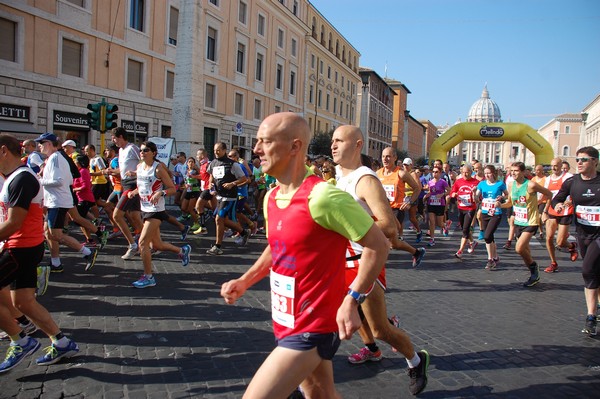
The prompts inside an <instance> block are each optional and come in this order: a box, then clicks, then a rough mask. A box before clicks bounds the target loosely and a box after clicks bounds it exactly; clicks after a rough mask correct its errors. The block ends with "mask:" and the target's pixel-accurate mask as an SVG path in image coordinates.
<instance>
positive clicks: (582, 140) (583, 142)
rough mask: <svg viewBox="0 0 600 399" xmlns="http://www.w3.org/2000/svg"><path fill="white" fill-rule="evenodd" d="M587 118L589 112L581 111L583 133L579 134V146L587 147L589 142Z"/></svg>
mask: <svg viewBox="0 0 600 399" xmlns="http://www.w3.org/2000/svg"><path fill="white" fill-rule="evenodd" d="M587 118H588V113H587V112H582V113H581V121H582V122H583V123H582V129H581V133H580V135H579V147H585V146H586V145H588V144H587V137H586V133H587V132H586V122H587Z"/></svg>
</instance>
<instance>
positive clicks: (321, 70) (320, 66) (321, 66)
mask: <svg viewBox="0 0 600 399" xmlns="http://www.w3.org/2000/svg"><path fill="white" fill-rule="evenodd" d="M319 64H320V65H319V69H320V71H319V72H321V75H323V60H321V61H320V62H319Z"/></svg>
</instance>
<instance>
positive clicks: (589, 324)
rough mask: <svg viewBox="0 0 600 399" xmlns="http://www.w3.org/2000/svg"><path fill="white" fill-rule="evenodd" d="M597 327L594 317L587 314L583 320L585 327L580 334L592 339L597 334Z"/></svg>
mask: <svg viewBox="0 0 600 399" xmlns="http://www.w3.org/2000/svg"><path fill="white" fill-rule="evenodd" d="M597 325H598V321H597V320H596V316H594V315H593V314H589V315H587V317H586V319H585V326H584V327H583V330H581V332H582V333H585V334H587V335H589V336H590V337H593V336H595V335H596V334H597Z"/></svg>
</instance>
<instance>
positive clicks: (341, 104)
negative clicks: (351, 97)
mask: <svg viewBox="0 0 600 399" xmlns="http://www.w3.org/2000/svg"><path fill="white" fill-rule="evenodd" d="M343 113H344V102H343V101H340V116H342V114H343Z"/></svg>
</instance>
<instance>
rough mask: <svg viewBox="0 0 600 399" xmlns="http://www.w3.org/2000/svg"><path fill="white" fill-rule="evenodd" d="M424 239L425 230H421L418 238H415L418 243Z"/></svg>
mask: <svg viewBox="0 0 600 399" xmlns="http://www.w3.org/2000/svg"><path fill="white" fill-rule="evenodd" d="M422 239H423V232H422V231H419V232H418V233H417V239H416V240H415V242H416V243H420V242H421V240H422Z"/></svg>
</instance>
